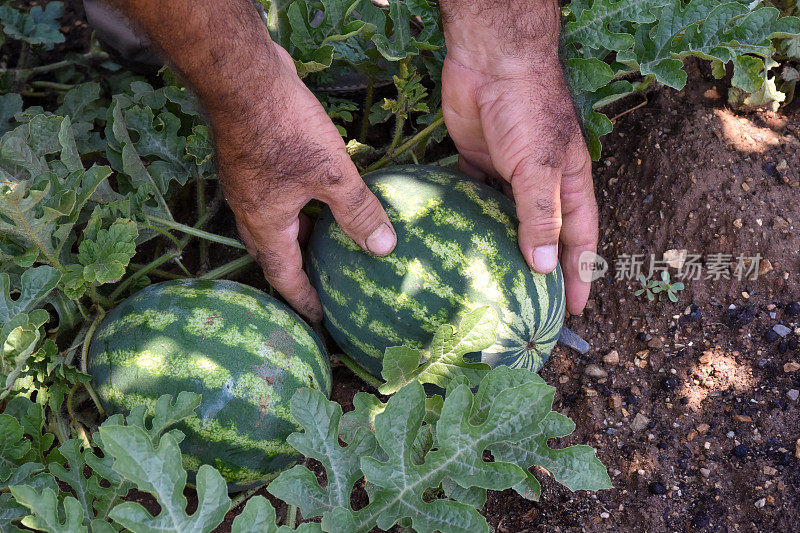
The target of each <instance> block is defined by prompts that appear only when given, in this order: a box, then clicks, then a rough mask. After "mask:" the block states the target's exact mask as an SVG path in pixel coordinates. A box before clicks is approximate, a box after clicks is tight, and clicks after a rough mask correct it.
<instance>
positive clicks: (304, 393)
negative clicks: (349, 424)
mask: <svg viewBox="0 0 800 533" xmlns="http://www.w3.org/2000/svg"><path fill="white" fill-rule="evenodd" d="M373 398H374V396H373ZM291 409H292V416H293V417H294V419H295V420H297V423H298V424H300V425H301V426H302V427H303V429H304V431H303V432H302V433H292V434H291V435H289V438H288V442H289V444H291V445H292V446H293V447H294V448H295V449H296V450H297V451H299V452H300V453H302V454H303V455H305V456H306V457H312V458H314V459H316V460H317V461H319V462H320V463H322V466H323V467H325V470H326V472H328V484H327V486H326V487H325V488H322V487H320V485H319V483H318V482H317V478H316V476H314V474H313V473H312V472H311V471H310V470H308V469H307V468H306V467H305V466H301V465H297V466H295V467H293V468H292V469H291V470H288V471H287V472H283V473H282V474H281V475H280V476H278V478H277V479H275V481H273V482H272V483H270V485H269V489H268V490H269V492H270V493H271V494H272V495H273V496H276V497H278V498H280V499H282V500H284V501H286V502H290V503H291V504H292V505H297V506H298V507H299V508H300V511H301V512H302V513H303V516H306V517H312V516H321V515H322V514H323V513H325V512H327V511H330V510H332V509H335V508H337V507H348V506H349V505H350V493H351V492H352V491H353V486H354V485H355V483H356V481H358V480H359V479H360V478H361V477H362V473H361V467H360V461H361V458H362V457H364V456H368V455H372V454H374V453H375V451H376V449H377V443H376V442H375V436H374V435H373V434H372V432H371V431H370V430H369V429H368V428H365V427H359V428H357V429H355V431H352V432H351V433H350V435H349V438H348V441H349V444H348V446H341V445H339V432H340V430H341V425H340V420H341V418H342V407H341V406H340V405H339V404H338V403H336V402H331V401H328V400H327V399H326V398H325V396H324V395H323V394H322V393H321V392H319V391H317V390H313V389H307V388H304V389H301V390H299V391H297V392H296V393H295V394H294V396H292V406H291Z"/></svg>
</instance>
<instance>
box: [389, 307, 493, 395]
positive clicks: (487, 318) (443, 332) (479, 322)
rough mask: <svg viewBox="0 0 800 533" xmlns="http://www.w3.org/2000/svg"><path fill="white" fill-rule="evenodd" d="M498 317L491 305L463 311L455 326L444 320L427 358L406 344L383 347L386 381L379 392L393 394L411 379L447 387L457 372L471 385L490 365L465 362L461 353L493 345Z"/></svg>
mask: <svg viewBox="0 0 800 533" xmlns="http://www.w3.org/2000/svg"><path fill="white" fill-rule="evenodd" d="M497 325H498V318H497V312H496V311H495V310H494V308H493V307H490V306H482V307H477V308H475V309H473V310H472V311H470V312H468V313H466V314H465V315H464V318H462V319H461V323H460V324H459V326H458V328H455V327H453V326H452V325H450V324H444V325H442V326H441V327H439V329H438V330H437V331H436V333H435V334H434V337H433V342H432V343H431V349H430V352H429V354H428V358H427V360H426V361H425V362H424V363H423V364H422V365H420V362H421V361H422V359H423V357H424V355H423V352H422V351H420V350H415V349H412V348H407V347H405V346H399V347H391V348H387V349H386V354H385V356H384V359H383V370H382V372H381V375H382V376H383V379H384V380H385V381H386V383H385V384H384V385H383V386H381V388H380V389H379V390H380V393H381V394H393V393H395V392H397V391H398V390H400V389H401V388H402V387H403V386H405V385H407V384H408V383H411V382H412V381H415V380H416V381H419V382H420V383H431V384H433V385H437V386H439V387H446V386H447V384H448V383H449V382H450V381H451V380H452V379H453V378H455V377H456V376H465V377H466V378H467V380H468V381H469V383H470V384H472V385H473V386H475V385H477V384H478V382H480V380H481V378H482V377H483V376H484V375H486V373H487V372H488V370H489V365H486V364H484V363H467V362H466V361H464V355H465V354H468V353H471V352H480V351H481V350H483V349H485V348H488V347H490V346H492V345H493V344H494V343H495V341H496V340H497V336H496V334H495V331H497Z"/></svg>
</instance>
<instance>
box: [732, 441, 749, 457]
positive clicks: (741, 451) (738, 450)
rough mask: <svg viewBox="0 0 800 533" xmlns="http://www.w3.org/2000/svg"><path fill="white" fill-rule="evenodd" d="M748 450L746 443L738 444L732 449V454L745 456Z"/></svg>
mask: <svg viewBox="0 0 800 533" xmlns="http://www.w3.org/2000/svg"><path fill="white" fill-rule="evenodd" d="M749 452H750V449H749V448H748V447H747V444H740V445H738V446H736V447H735V448H734V449H733V455H735V456H736V457H738V458H739V459H743V458H745V457H747V454H748V453H749Z"/></svg>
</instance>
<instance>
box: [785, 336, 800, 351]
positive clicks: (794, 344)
mask: <svg viewBox="0 0 800 533" xmlns="http://www.w3.org/2000/svg"><path fill="white" fill-rule="evenodd" d="M786 346H787V348H789V349H790V350H796V349H797V346H798V342H797V338H796V337H792V338H791V339H789V341H788V342H787V343H786Z"/></svg>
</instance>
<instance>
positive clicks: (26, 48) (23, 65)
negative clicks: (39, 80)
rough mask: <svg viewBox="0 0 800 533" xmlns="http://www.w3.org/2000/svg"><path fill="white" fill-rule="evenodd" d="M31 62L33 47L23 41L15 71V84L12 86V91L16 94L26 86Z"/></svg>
mask: <svg viewBox="0 0 800 533" xmlns="http://www.w3.org/2000/svg"><path fill="white" fill-rule="evenodd" d="M30 60H31V45H30V44H29V43H26V42H24V41H23V42H22V45H21V46H20V49H19V59H18V60H17V68H16V69H14V83H13V85H12V91H15V92H16V91H19V90H20V89H22V86H23V85H24V84H25V80H26V79H28V74H27V67H28V63H29V62H30Z"/></svg>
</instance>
